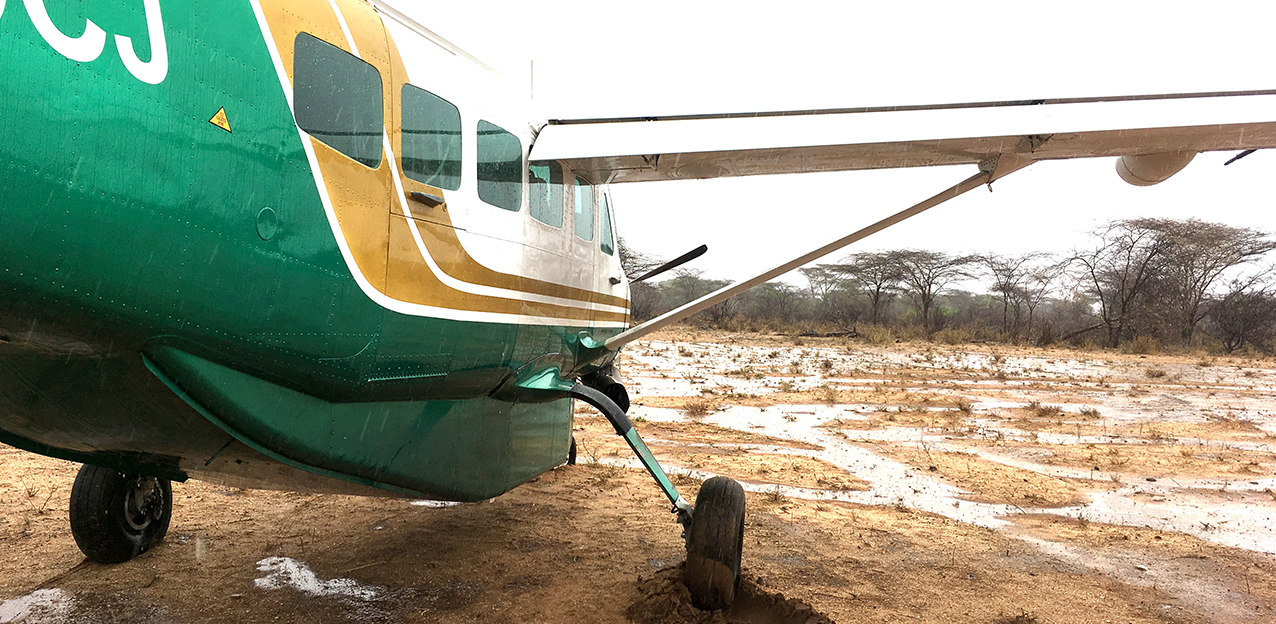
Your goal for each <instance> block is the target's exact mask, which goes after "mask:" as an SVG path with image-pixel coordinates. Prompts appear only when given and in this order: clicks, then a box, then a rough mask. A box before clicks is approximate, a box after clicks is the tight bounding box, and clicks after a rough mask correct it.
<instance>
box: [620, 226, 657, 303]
mask: <svg viewBox="0 0 1276 624" xmlns="http://www.w3.org/2000/svg"><path fill="white" fill-rule="evenodd" d="M616 251H617V253H619V254H620V268H621V270H623V271H624V272H625V276H626V277H628V278H629V279H631V280H632V279H634V278H635V277H639V276H641V275H643V274H644V273H646V272H648V271H650V270H652V269H654V268H656V267H658V266H660V265H662V264H664V261H663V260H661V259H659V258H655V257H653V256H649V255H647V254H645V253H643V252H641V251H638V250H636V249H634V248H633V247H630V246H629V245H628V244H627V243H626V242H625V239H624V238H618V239H616ZM662 299H663V298H662V296H661V293H660V288H659V287H658V286H656V285H655V284H651V283H649V282H639V283H637V284H630V285H629V313H630V314H631V315H632V316H633V317H634V318H635V319H639V320H645V319H649V318H653V317H655V316H656V315H657V314H660V313H661V312H663V311H664V308H663V305H662V303H663V301H662Z"/></svg>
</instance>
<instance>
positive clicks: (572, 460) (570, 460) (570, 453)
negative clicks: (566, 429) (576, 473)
mask: <svg viewBox="0 0 1276 624" xmlns="http://www.w3.org/2000/svg"><path fill="white" fill-rule="evenodd" d="M567 465H568V466H575V465H576V436H572V445H571V448H569V449H567Z"/></svg>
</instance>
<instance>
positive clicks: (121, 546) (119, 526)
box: [70, 464, 173, 563]
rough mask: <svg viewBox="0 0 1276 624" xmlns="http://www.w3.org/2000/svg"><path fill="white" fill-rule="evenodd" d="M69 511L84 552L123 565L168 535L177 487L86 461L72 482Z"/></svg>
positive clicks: (86, 554)
mask: <svg viewBox="0 0 1276 624" xmlns="http://www.w3.org/2000/svg"><path fill="white" fill-rule="evenodd" d="M70 511H71V535H72V536H73V537H74V538H75V543H76V545H77V546H79V547H80V551H81V552H83V553H84V556H86V557H88V558H89V559H91V560H93V561H96V562H98V563H124V562H125V561H128V560H129V559H132V558H134V557H136V556H138V555H140V554H142V553H144V552H146V551H147V550H149V549H150V548H151V547H152V546H154V545H155V544H158V543H159V542H160V540H162V539H164V534H165V533H167V532H168V523H169V521H170V520H171V519H172V517H173V486H172V485H171V484H170V483H169V482H168V479H157V478H155V477H147V476H143V475H135V474H123V473H120V472H116V471H114V470H111V469H110V468H102V467H100V466H90V465H89V464H84V465H83V466H81V467H80V473H79V474H77V475H76V476H75V484H74V485H72V486H71V509H70Z"/></svg>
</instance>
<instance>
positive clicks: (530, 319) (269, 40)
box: [250, 0, 628, 328]
mask: <svg viewBox="0 0 1276 624" xmlns="http://www.w3.org/2000/svg"><path fill="white" fill-rule="evenodd" d="M250 1H251V2H252V6H253V12H254V13H255V14H256V17H257V24H258V26H259V27H260V28H261V32H262V38H263V39H264V40H265V42H266V47H267V48H268V49H269V51H270V56H271V60H272V61H273V62H274V65H275V72H276V73H277V74H278V75H279V84H280V86H281V88H282V89H283V91H284V97H285V99H286V100H287V101H288V105H289V108H290V109H292V108H294V102H293V92H292V85H291V83H290V81H289V79H288V73H287V71H285V69H284V65H283V59H282V57H281V56H280V54H279V49H278V47H277V46H276V45H275V39H274V37H273V35H272V34H271V30H270V24H269V23H268V22H267V21H266V15H265V12H264V11H263V10H262V8H261V2H260V0H250ZM334 8H335V5H334ZM338 15H340V12H339V11H338ZM343 24H344V20H343ZM346 34H347V36H349V33H348V31H347V32H346ZM351 49H353V45H352V48H351ZM297 133H298V136H299V137H300V139H301V145H302V148H303V149H304V150H305V152H306V159H307V160H308V161H309V163H310V170H311V172H312V174H313V176H314V180H315V187H316V189H317V190H318V192H319V199H320V201H321V202H322V203H323V208H324V212H325V214H326V215H327V217H328V225H329V226H330V227H331V228H332V232H333V235H334V237H335V238H336V242H337V247H338V248H339V249H340V250H341V256H342V258H343V259H344V260H345V262H346V266H347V268H349V269H350V274H351V275H352V276H353V277H354V279H355V282H356V283H357V284H358V285H359V289H360V290H362V291H363V293H364V294H365V295H367V296H368V298H369V299H372V300H373V301H374V302H376V303H377V304H378V305H380V306H381V307H383V308H386V309H388V310H392V311H394V312H398V313H400V314H408V315H412V316H428V317H433V318H440V319H448V320H457V321H474V322H484V323H505V324H522V325H563V326H571V327H580V326H590V325H593V326H596V327H619V328H623V327H627V326H628V324H627V323H625V322H623V321H613V322H599V323H591V322H590V321H588V320H581V319H565V318H553V317H544V316H531V315H524V314H505V313H499V312H480V311H474V310H455V309H451V308H441V307H436V306H428V305H423V304H419V303H409V302H406V301H399V300H397V299H393V298H391V297H388V296H386V295H385V294H383V293H382V292H380V291H379V290H377V289H376V287H374V286H373V285H372V284H371V283H370V282H369V281H368V279H367V278H366V277H364V275H363V272H362V271H360V270H359V266H358V264H357V263H356V262H355V260H354V254H353V253H351V251H350V245H349V244H348V243H347V242H346V239H345V236H344V235H343V234H342V231H341V225H340V223H339V222H338V221H337V214H336V211H335V210H334V209H333V206H332V198H331V197H330V196H329V194H328V187H327V185H326V184H325V183H324V179H323V173H322V171H321V170H320V168H319V160H318V157H317V156H316V155H315V150H314V146H313V145H312V144H311V142H310V135H309V134H308V133H306V132H305V131H304V130H302V129H301V128H300V127H298V128H297ZM387 140H388V139H387ZM387 151H388V150H387ZM390 157H391V158H393V154H392V153H391V156H390ZM400 195H402V193H400ZM387 208H388V207H387ZM413 234H414V237H416V236H419V235H418V234H417V233H416V231H415V228H413ZM418 244H421V242H420V241H419V240H418ZM421 249H422V250H423V251H424V245H423V244H421ZM427 256H428V254H427ZM427 262H430V261H429V260H427ZM431 269H432V270H433V269H434V266H433V264H431ZM436 274H437V273H436Z"/></svg>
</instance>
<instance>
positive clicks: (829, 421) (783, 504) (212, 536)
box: [0, 330, 1276, 624]
mask: <svg viewBox="0 0 1276 624" xmlns="http://www.w3.org/2000/svg"><path fill="white" fill-rule="evenodd" d="M622 364H623V368H624V372H625V374H626V376H627V382H628V384H629V387H630V391H631V394H632V395H633V398H634V408H633V409H632V410H631V412H630V416H631V417H632V418H634V420H635V422H636V423H637V427H638V429H639V431H640V432H642V433H643V435H644V436H645V437H646V438H647V441H648V443H649V444H650V445H651V447H652V448H653V450H655V451H656V453H657V455H658V456H659V457H660V458H661V460H662V462H665V463H666V468H667V469H668V470H669V472H670V473H671V475H673V477H674V480H675V483H676V484H677V485H678V487H679V488H680V489H682V490H684V495H685V496H687V497H688V498H689V499H694V494H695V490H696V489H697V487H698V484H699V482H700V480H702V479H704V478H706V477H708V476H711V475H715V474H725V475H728V476H731V477H734V478H736V479H739V480H740V481H742V482H743V483H744V485H745V487H746V489H747V490H748V491H749V494H748V497H749V498H748V506H749V513H748V518H747V521H748V525H747V527H746V534H745V563H744V565H745V569H746V581H745V584H744V586H743V587H742V590H741V591H742V599H741V600H740V606H739V607H738V608H737V609H735V610H733V612H731V613H728V614H721V613H718V614H706V613H701V612H698V611H696V610H695V609H694V608H693V607H691V605H690V604H689V602H688V600H687V598H686V596H685V590H683V589H682V588H681V587H680V585H679V584H678V582H677V579H678V575H679V574H680V571H679V569H678V564H679V563H680V562H681V560H682V557H683V552H682V543H681V540H680V539H679V530H678V527H677V525H676V524H675V523H674V521H673V517H672V515H671V514H669V513H668V505H667V503H666V502H665V501H664V499H663V497H662V495H661V494H660V493H659V491H658V490H657V489H656V488H655V486H654V485H653V484H652V482H651V480H650V478H649V477H647V476H646V475H645V474H644V473H642V472H640V471H638V470H637V469H636V468H635V466H636V464H635V462H634V461H633V458H632V455H631V454H630V453H629V451H628V450H627V448H625V447H624V445H623V442H622V441H620V440H618V439H617V438H616V437H615V435H614V434H613V433H612V432H611V430H610V426H609V425H607V423H606V422H605V421H603V420H602V419H601V418H600V417H597V416H594V415H592V414H591V413H590V412H588V411H587V410H585V409H578V413H577V431H576V436H577V439H578V441H579V444H580V449H581V453H580V462H581V464H580V465H578V466H564V467H560V468H559V469H557V470H554V471H552V472H550V473H548V474H546V475H543V476H542V477H540V478H539V479H537V480H535V481H533V482H532V483H529V484H527V485H525V486H523V487H520V488H518V489H516V490H515V491H513V492H510V493H509V494H506V495H505V496H502V497H500V498H498V499H496V500H494V501H489V502H486V503H477V504H465V505H451V506H439V505H420V504H412V503H410V502H409V501H406V500H399V499H370V498H357V497H342V496H322V495H298V494H290V493H280V492H267V491H241V490H226V489H224V488H221V487H218V486H212V485H208V484H203V483H196V482H190V483H186V484H175V485H174V496H175V499H176V500H175V505H174V519H173V523H172V528H171V529H170V531H169V534H168V537H167V539H166V540H165V541H164V543H162V544H161V545H160V546H158V547H156V548H155V549H154V550H152V551H151V552H149V553H146V554H144V555H143V556H142V557H140V558H139V559H137V560H135V561H132V562H129V563H126V564H122V565H117V566H100V565H97V564H92V563H87V562H85V561H84V558H83V556H82V555H81V554H80V552H79V550H78V549H77V548H76V546H75V544H74V542H73V540H72V539H71V536H70V530H69V528H68V525H67V498H68V495H69V492H70V487H71V483H72V481H73V479H74V476H75V471H76V469H77V466H76V465H74V464H69V463H66V462H61V461H58V460H52V459H48V458H44V457H40V456H36V455H32V454H29V453H25V452H21V451H17V450H15V449H10V448H7V447H0V601H3V602H0V624H8V623H10V622H30V623H34V622H102V621H110V622H147V623H151V622H154V623H157V624H158V623H169V622H174V623H177V622H192V623H193V622H346V621H351V622H470V621H473V622H643V623H653V624H654V623H656V622H710V621H713V622H755V623H770V622H795V623H796V622H821V621H829V620H831V621H836V622H901V621H904V622H924V623H930V622H933V623H943V624H953V623H959V622H976V623H989V624H994V623H995V624H1031V623H1033V622H1041V623H1045V622H1051V623H1065V622H1066V623H1073V622H1075V623H1082V622H1085V623H1090V622H1094V623H1102V622H1139V623H1143V622H1184V623H1186V622H1218V623H1231V622H1276V493H1274V492H1276V364H1274V363H1273V362H1272V361H1271V360H1254V359H1242V358H1235V359H1230V358H1217V357H1214V358H1211V357H1200V356H1176V357H1169V356H1146V357H1140V356H1138V355H1124V354H1117V353H1109V352H1091V353H1086V352H1075V351H1042V350H1036V349H1020V348H1010V347H1004V346H992V345H988V346H985V345H963V346H956V347H948V346H936V345H929V344H921V345H911V344H905V345H887V346H871V345H866V344H864V343H860V342H854V341H845V340H843V339H811V338H803V339H792V338H786V337H779V336H758V335H748V336H740V335H727V334H711V333H707V332H693V331H688V330H679V331H675V332H667V333H665V334H663V335H659V336H657V337H656V339H654V340H651V341H647V342H642V343H637V344H635V345H632V346H631V347H630V348H629V349H627V351H626V355H625V356H624V358H623V362H622ZM825 618H827V619H825Z"/></svg>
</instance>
